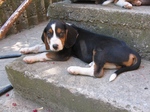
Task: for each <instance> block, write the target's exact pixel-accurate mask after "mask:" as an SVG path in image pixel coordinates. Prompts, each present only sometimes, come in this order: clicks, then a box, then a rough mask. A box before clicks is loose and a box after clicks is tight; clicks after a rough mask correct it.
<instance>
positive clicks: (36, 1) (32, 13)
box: [0, 0, 60, 35]
mask: <svg viewBox="0 0 150 112" xmlns="http://www.w3.org/2000/svg"><path fill="white" fill-rule="evenodd" d="M23 1H24V0H5V1H4V3H3V4H1V5H0V27H1V26H2V25H3V24H4V23H5V21H7V19H8V18H9V17H10V16H11V14H12V13H13V12H14V11H15V10H16V9H17V8H18V7H19V6H20V4H21V3H22V2H23ZM58 1H60V0H53V2H58ZM49 2H50V0H32V2H31V4H30V5H29V6H28V7H27V8H26V10H25V11H24V12H23V13H22V14H21V16H20V17H19V18H18V19H17V21H16V22H15V23H14V24H13V26H12V27H11V28H10V30H9V31H8V32H7V35H8V34H13V33H17V32H20V31H22V30H23V29H27V28H31V27H33V26H34V25H37V24H39V23H40V22H43V21H45V20H48V18H47V16H46V13H47V7H48V5H49Z"/></svg>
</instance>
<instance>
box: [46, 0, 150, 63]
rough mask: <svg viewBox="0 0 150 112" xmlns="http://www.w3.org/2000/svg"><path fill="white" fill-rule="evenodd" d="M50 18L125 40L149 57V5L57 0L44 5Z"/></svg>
mask: <svg viewBox="0 0 150 112" xmlns="http://www.w3.org/2000/svg"><path fill="white" fill-rule="evenodd" d="M48 15H49V17H50V19H61V20H65V21H67V22H71V23H74V24H76V25H78V26H80V27H82V28H85V29H88V30H91V31H94V32H97V33H101V34H105V35H110V36H114V37H116V38H119V39H121V40H124V41H125V42H127V44H128V45H129V46H131V47H132V48H133V49H135V50H136V51H138V52H139V53H140V55H141V56H142V57H143V58H145V59H147V60H150V7H149V6H140V7H136V6H135V7H133V9H131V10H128V9H123V8H121V7H118V6H115V5H114V4H112V5H108V6H101V5H96V4H79V3H74V4H73V3H72V4H71V3H70V2H59V3H56V4H52V5H50V6H49V8H48Z"/></svg>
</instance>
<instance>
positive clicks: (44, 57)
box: [23, 53, 51, 64]
mask: <svg viewBox="0 0 150 112" xmlns="http://www.w3.org/2000/svg"><path fill="white" fill-rule="evenodd" d="M46 60H51V58H48V57H47V53H41V54H37V55H34V56H26V57H24V58H23V61H24V62H26V63H30V64H31V63H34V62H38V61H46Z"/></svg>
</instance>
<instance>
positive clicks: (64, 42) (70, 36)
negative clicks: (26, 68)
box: [21, 21, 141, 81]
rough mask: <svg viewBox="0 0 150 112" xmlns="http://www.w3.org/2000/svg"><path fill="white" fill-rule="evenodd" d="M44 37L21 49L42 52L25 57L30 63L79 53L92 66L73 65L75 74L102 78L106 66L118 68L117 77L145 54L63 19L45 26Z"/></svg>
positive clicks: (113, 75)
mask: <svg viewBox="0 0 150 112" xmlns="http://www.w3.org/2000/svg"><path fill="white" fill-rule="evenodd" d="M42 40H43V42H44V44H45V45H44V44H43V45H36V46H33V47H30V48H22V49H21V53H24V54H26V53H38V52H41V51H44V50H50V52H45V53H41V54H36V55H34V56H26V57H24V59H23V60H24V61H25V62H26V63H34V62H37V61H46V60H56V61H65V60H68V59H69V57H71V56H75V57H77V58H79V59H80V60H82V61H84V62H87V63H90V62H92V63H91V64H90V67H79V66H70V67H69V68H68V69H67V70H68V72H69V73H70V74H74V75H79V74H81V75H89V76H95V77H97V78H100V77H102V76H103V75H104V69H117V71H116V72H115V73H113V74H112V75H111V77H110V79H109V81H113V80H114V79H115V78H116V77H117V76H118V75H119V74H121V73H123V72H126V71H131V70H135V69H138V68H139V66H140V63H141V57H140V56H139V54H138V53H137V52H135V51H134V50H132V49H130V48H129V47H128V46H127V45H126V44H125V42H123V41H120V40H118V39H116V38H113V37H108V36H104V35H100V34H96V33H92V32H90V31H87V30H84V29H82V28H79V27H77V26H75V25H72V24H69V23H65V22H62V21H53V22H49V23H48V25H47V26H46V27H45V29H44V31H43V34H42Z"/></svg>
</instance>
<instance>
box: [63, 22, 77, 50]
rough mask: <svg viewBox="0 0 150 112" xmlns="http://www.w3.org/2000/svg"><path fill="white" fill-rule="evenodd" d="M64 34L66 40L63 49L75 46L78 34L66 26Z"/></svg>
mask: <svg viewBox="0 0 150 112" xmlns="http://www.w3.org/2000/svg"><path fill="white" fill-rule="evenodd" d="M66 34H67V38H66V42H65V47H66V48H70V47H72V46H73V45H74V44H75V42H76V38H77V36H78V32H77V31H76V30H75V29H74V28H73V27H72V26H70V25H68V24H66Z"/></svg>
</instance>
